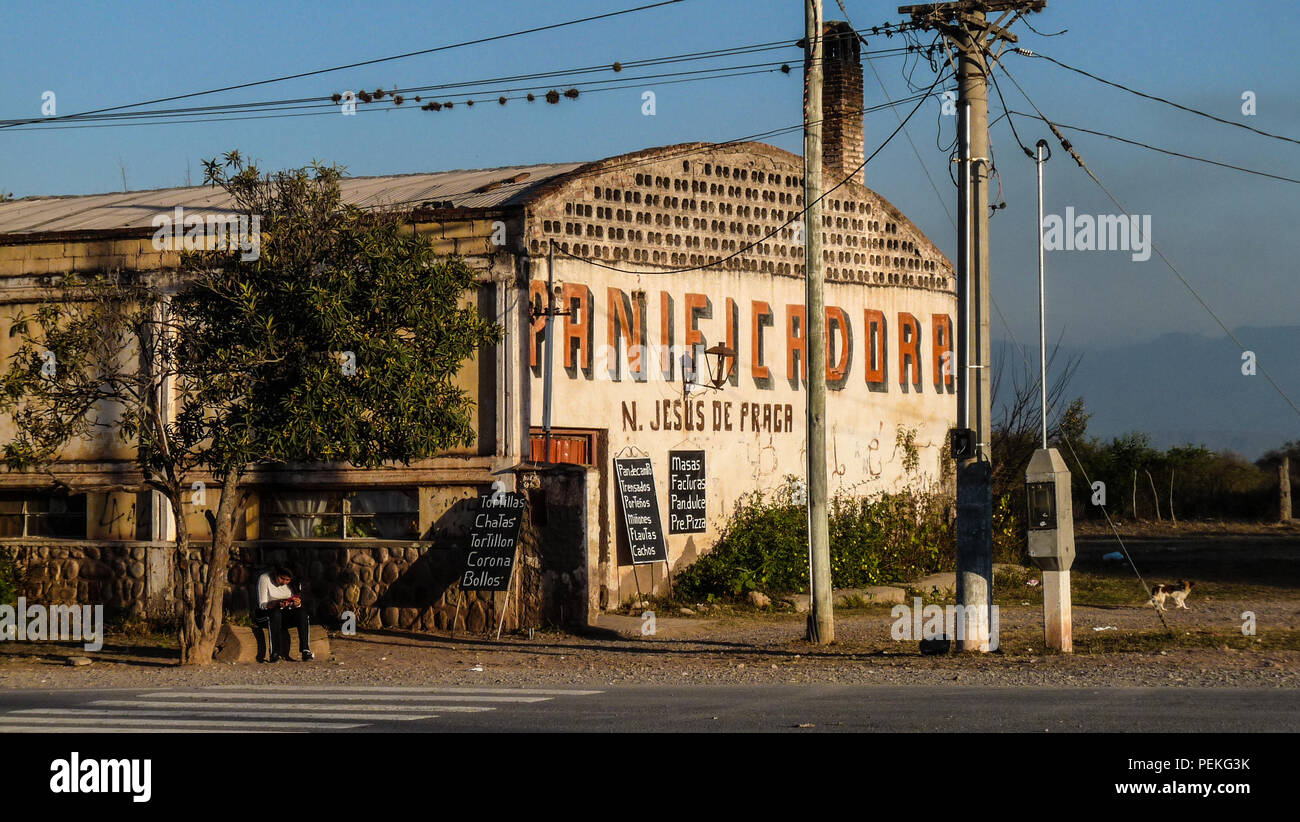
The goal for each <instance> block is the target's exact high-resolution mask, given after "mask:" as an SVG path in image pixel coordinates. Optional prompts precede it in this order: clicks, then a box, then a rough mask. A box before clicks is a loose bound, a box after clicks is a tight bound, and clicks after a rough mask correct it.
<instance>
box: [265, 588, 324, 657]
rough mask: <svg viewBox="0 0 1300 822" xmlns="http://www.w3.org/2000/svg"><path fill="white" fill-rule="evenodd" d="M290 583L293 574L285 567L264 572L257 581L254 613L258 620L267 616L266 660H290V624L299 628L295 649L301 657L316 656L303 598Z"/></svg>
mask: <svg viewBox="0 0 1300 822" xmlns="http://www.w3.org/2000/svg"><path fill="white" fill-rule="evenodd" d="M292 583H293V573H292V572H291V571H290V570H289V569H288V568H285V567H284V566H278V567H276V568H275V569H274V570H271V571H267V572H266V573H264V574H262V576H261V577H259V578H258V580H257V610H258V615H257V616H258V619H262V618H263V617H266V618H267V619H268V621H269V624H270V631H269V633H270V635H271V636H270V645H271V652H270V655H269V656H268V657H267V660H266V661H267V662H279V661H280V660H281V659H283V660H285V661H286V662H292V661H293V658H292V657H290V656H289V628H290V626H296V627H297V628H298V648H299V655H300V656H301V657H302V659H303V660H304V661H305V660H308V659H315V656H314V655H313V654H312V652H311V639H310V634H309V631H310V630H311V629H310V624H309V623H310V620H309V619H308V618H307V609H306V608H304V607H303V605H302V597H301V596H299V595H297V594H295V593H294V592H293V589H292V588H291V587H289V586H290V585H291V584H292Z"/></svg>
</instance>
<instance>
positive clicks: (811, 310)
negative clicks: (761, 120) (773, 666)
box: [803, 0, 835, 645]
mask: <svg viewBox="0 0 1300 822" xmlns="http://www.w3.org/2000/svg"><path fill="white" fill-rule="evenodd" d="M822 27H823V19H822V0H805V4H804V61H803V66H804V106H803V123H804V126H803V201H804V206H805V208H806V209H807V210H806V211H805V212H804V284H805V290H806V296H805V299H804V329H803V333H804V340H805V341H806V343H807V349H806V350H807V352H808V362H807V366H808V379H807V383H806V385H805V386H804V387H805V388H806V389H807V392H808V413H807V417H808V573H809V579H810V583H811V586H810V588H811V590H810V594H811V597H810V599H811V600H812V603H811V604H812V607H811V610H810V612H809V614H808V639H809V640H810V641H812V642H816V643H818V644H821V645H825V644H827V643H830V642H834V641H835V614H834V611H833V606H832V604H831V602H832V595H831V546H830V526H829V524H828V521H827V505H826V337H825V333H824V326H825V324H826V300H825V296H824V295H823V294H822V288H823V283H824V281H823V278H822V276H823V275H822V203H821V197H822V57H823V55H824V53H825V52H824V46H825V43H824V42H823V40H822Z"/></svg>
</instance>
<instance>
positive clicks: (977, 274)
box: [898, 0, 1047, 651]
mask: <svg viewBox="0 0 1300 822" xmlns="http://www.w3.org/2000/svg"><path fill="white" fill-rule="evenodd" d="M1046 6H1047V2H1046V0H961V1H960V2H952V3H927V4H924V5H913V6H901V7H900V8H899V9H898V13H899V14H907V15H910V16H911V17H912V20H913V22H915V23H920V24H922V25H923V26H924V27H926V28H932V29H935V30H937V31H939V32H940V33H941V34H942V35H943V36H944V38H945V39H947V40H948V42H949V44H950V45H951V47H952V48H953V50H954V51H955V52H956V56H955V60H956V66H955V69H956V71H957V95H958V105H957V134H958V136H959V140H958V142H959V145H960V153H959V157H958V167H957V169H958V179H959V181H960V184H961V190H960V193H959V195H958V200H957V211H958V218H957V245H958V258H957V303H958V307H957V361H958V372H957V409H958V412H957V413H958V418H957V428H956V429H954V430H953V432H952V455H953V458H954V459H956V460H957V601H958V603H959V604H960V605H962V606H963V608H962V609H961V619H962V622H961V623H959V624H958V625H957V631H958V637H959V642H958V647H959V648H960V649H961V650H963V651H988V650H989V649H990V647H991V646H990V642H989V627H990V625H991V615H990V612H989V606H990V604H991V603H992V599H993V466H992V449H991V447H990V443H991V441H992V426H991V418H992V382H991V379H990V373H989V364H990V360H991V358H990V350H989V348H990V346H989V294H990V284H989V242H988V236H989V233H988V227H989V210H988V200H989V197H988V182H989V166H990V162H989V131H988V112H989V106H988V103H989V98H988V75H989V71H990V64H991V62H993V61H995V60H996V59H997V55H995V54H993V52H992V47H993V46H994V45H996V44H997V42H998V41H999V40H1005V41H1007V42H1009V43H1015V42H1017V38H1016V36H1015V35H1013V34H1011V32H1009V31H1007V29H1006V26H1009V25H1011V23H1013V22H1015V20H1017V19H1019V18H1020V17H1021V16H1022V15H1024V14H1025V13H1027V12H1031V11H1033V12H1037V11H1041V10H1042V9H1043V8H1045V7H1046ZM990 12H992V13H998V12H1001V13H1002V14H1001V16H1000V17H998V18H997V20H996V21H990V20H989V19H988V18H987V16H986V15H987V14H988V13H990ZM990 58H991V59H990Z"/></svg>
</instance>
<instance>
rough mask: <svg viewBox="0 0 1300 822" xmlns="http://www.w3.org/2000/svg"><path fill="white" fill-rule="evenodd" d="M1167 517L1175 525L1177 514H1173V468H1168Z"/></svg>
mask: <svg viewBox="0 0 1300 822" xmlns="http://www.w3.org/2000/svg"><path fill="white" fill-rule="evenodd" d="M1169 519H1170V520H1172V521H1173V523H1174V524H1175V525H1177V524H1178V516H1177V515H1176V514H1174V469H1172V468H1170V469H1169Z"/></svg>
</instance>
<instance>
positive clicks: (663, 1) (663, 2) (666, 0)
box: [0, 0, 683, 128]
mask: <svg viewBox="0 0 1300 822" xmlns="http://www.w3.org/2000/svg"><path fill="white" fill-rule="evenodd" d="M680 2H683V0H660V2H657V3H650V4H648V5H644V6H637V7H635V8H630V9H623V10H621V11H611V12H606V13H605V14H596V15H592V16H590V17H582V18H578V19H576V20H566V21H564V22H562V23H551V24H550V25H546V26H536V27H534V28H530V29H521V30H519V31H512V32H508V33H506V34H497V35H493V36H491V37H480V38H477V39H474V40H465V41H462V42H460V43H450V44H448V45H445V46H435V47H434V48H428V49H420V50H419V51H408V52H406V53H404V54H394V55H391V56H389V57H377V58H375V59H373V60H361V61H359V62H355V63H347V64H345V65H341V66H331V67H329V68H323V69H315V70H313V71H302V72H298V73H297V74H286V75H284V76H281V77H272V78H269V79H267V80H256V81H253V82H249V83H237V84H235V85H231V86H222V87H221V88H214V89H208V90H206V91H194V92H190V93H188V94H176V95H172V96H171V97H158V98H155V99H153V100H145V101H143V102H139V103H127V104H125V105H120V106H110V107H108V108H100V109H94V110H92V111H83V112H80V113H78V114H68V115H65V116H63V117H57V118H54V117H52V118H34V119H31V120H27V121H25V123H33V122H41V121H42V119H45V120H72V119H76V118H79V117H85V116H87V115H91V114H102V113H105V112H110V111H121V110H122V109H128V108H136V107H138V106H150V105H154V104H156V103H170V102H172V101H174V100H186V99H189V98H191V97H202V96H204V95H207V94H218V93H220V92H223V91H235V90H237V89H242V88H253V87H254V86H265V85H268V84H271V83H281V82H284V81H285V80H297V79H300V78H302V77H313V76H316V75H319V74H327V73H329V72H333V71H342V70H344V69H350V68H359V67H361V66H372V65H376V64H378V63H387V62H391V61H393V60H403V59H406V58H408V57H416V56H419V55H422V54H433V53H435V52H440V51H448V50H450V49H457V48H463V47H465V46H475V45H480V44H482V43H491V42H494V41H496V40H505V39H508V38H511V37H519V36H521V35H524V34H536V33H537V32H539V31H550V30H552V29H559V28H564V27H566V26H574V25H578V24H580V23H590V22H592V21H594V20H605V19H608V18H610V17H619V16H621V15H624V14H633V13H635V12H639V11H646V10H648V9H654V8H659V7H660V6H670V5H673V4H675V3H680ZM10 127H11V126H7V125H0V128H10Z"/></svg>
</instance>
